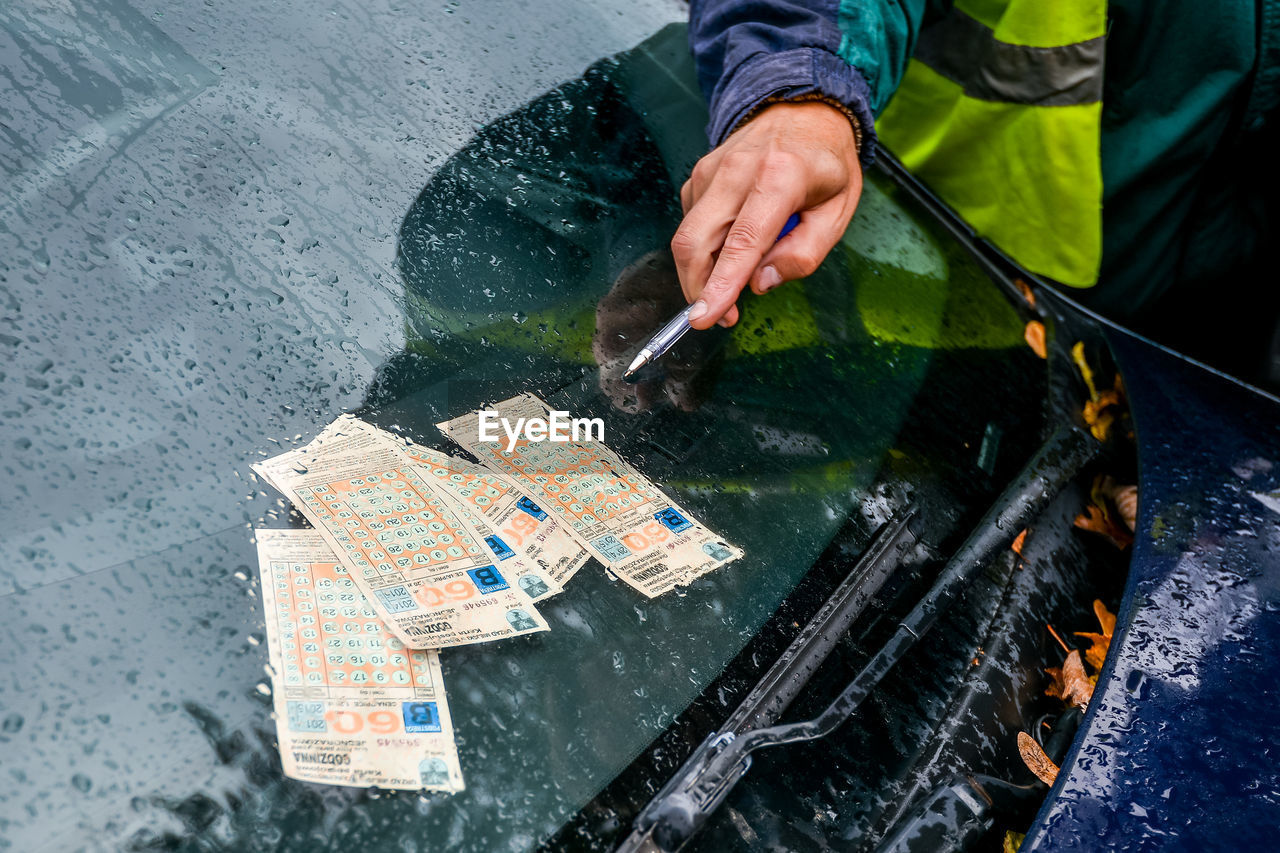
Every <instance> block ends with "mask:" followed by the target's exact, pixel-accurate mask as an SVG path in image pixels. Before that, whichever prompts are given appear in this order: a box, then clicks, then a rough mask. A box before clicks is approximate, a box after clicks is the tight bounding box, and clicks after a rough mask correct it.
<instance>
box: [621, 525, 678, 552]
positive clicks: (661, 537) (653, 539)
mask: <svg viewBox="0 0 1280 853" xmlns="http://www.w3.org/2000/svg"><path fill="white" fill-rule="evenodd" d="M670 538H671V531H669V530H667V528H666V527H665V526H663V525H661V524H659V523H658V522H656V521H651V522H649V523H648V524H646V525H645V526H644V527H643V528H641V530H640V531H638V532H632V533H628V534H627V535H626V536H623V537H622V542H623V544H625V545H626V546H627V547H628V548H630V549H631V550H632V551H643V550H644V549H646V548H648V547H649V546H650V545H657V544H658V543H660V542H666V541H667V540H668V539H670Z"/></svg>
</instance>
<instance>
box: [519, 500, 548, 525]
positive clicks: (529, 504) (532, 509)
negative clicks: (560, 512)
mask: <svg viewBox="0 0 1280 853" xmlns="http://www.w3.org/2000/svg"><path fill="white" fill-rule="evenodd" d="M516 508H517V509H522V510H524V511H525V512H527V513H529V515H532V516H533V517H534V518H535V519H537V520H538V521H542V520H544V519H545V518H546V517H547V514H546V513H545V512H543V511H542V507H540V506H538V505H537V504H536V503H534V502H533V501H531V500H529V499H528V498H525V497H522V498H520V500H518V501H516Z"/></svg>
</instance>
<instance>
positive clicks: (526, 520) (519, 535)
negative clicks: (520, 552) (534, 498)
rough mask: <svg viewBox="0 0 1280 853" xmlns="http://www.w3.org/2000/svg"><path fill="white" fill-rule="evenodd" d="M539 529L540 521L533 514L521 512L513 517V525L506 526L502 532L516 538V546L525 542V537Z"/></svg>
mask: <svg viewBox="0 0 1280 853" xmlns="http://www.w3.org/2000/svg"><path fill="white" fill-rule="evenodd" d="M537 529H538V522H537V520H536V519H534V517H533V516H531V515H526V514H525V513H523V512H522V513H519V514H518V515H514V516H512V517H511V526H510V527H507V528H504V529H503V531H502V533H503V535H505V536H507V537H508V538H510V539H514V540H515V543H516V547H519V546H521V545H523V544H524V537H526V536H529V535H530V534H532V533H533V532H534V531H535V530H537Z"/></svg>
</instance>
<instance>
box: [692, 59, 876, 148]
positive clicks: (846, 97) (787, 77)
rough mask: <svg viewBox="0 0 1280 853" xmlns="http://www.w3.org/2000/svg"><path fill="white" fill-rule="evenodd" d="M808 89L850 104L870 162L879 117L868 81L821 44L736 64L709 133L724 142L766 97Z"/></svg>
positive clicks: (716, 100)
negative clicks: (874, 111)
mask: <svg viewBox="0 0 1280 853" xmlns="http://www.w3.org/2000/svg"><path fill="white" fill-rule="evenodd" d="M805 95H822V96H824V97H827V98H831V99H832V100H835V101H838V102H840V103H842V104H844V105H845V106H846V107H848V108H849V110H850V111H851V112H852V113H853V114H854V116H855V117H857V119H858V124H859V125H861V128H860V130H861V131H862V147H861V149H860V150H859V159H860V160H861V161H862V164H863V165H864V166H869V165H870V164H871V161H872V160H873V159H874V154H875V117H874V116H873V115H872V114H871V107H870V102H871V90H870V89H869V88H868V86H867V81H866V80H865V79H864V78H863V76H862V74H861V73H859V71H858V69H856V68H854V67H853V66H852V65H849V64H848V63H847V62H845V61H844V60H843V59H841V58H840V57H838V56H836V55H835V54H834V53H830V52H829V51H825V50H822V49H820V48H815V47H803V48H797V49H795V50H787V51H782V52H781V53H760V54H756V55H755V56H753V57H751V58H750V59H748V60H747V61H746V62H743V63H742V64H741V65H739V66H738V67H737V68H735V69H734V70H733V72H732V73H731V74H729V75H727V76H726V77H725V78H724V79H722V80H721V81H720V84H719V85H718V86H716V89H715V91H714V92H713V93H712V95H711V124H709V125H708V126H707V136H708V138H710V140H711V144H712V146H716V145H719V144H720V143H721V142H724V140H725V137H727V136H728V135H729V134H730V133H732V132H733V131H734V129H735V128H737V126H738V123H739V122H741V121H742V120H743V118H745V117H746V116H747V115H748V114H750V113H751V111H752V110H754V109H755V108H756V107H758V106H759V105H760V104H762V103H764V102H765V101H767V100H771V99H772V100H784V101H785V100H788V99H791V98H799V97H803V96H805Z"/></svg>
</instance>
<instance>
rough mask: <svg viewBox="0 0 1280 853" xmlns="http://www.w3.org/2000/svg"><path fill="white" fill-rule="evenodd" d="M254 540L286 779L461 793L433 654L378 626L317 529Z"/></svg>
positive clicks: (260, 534) (270, 533) (262, 534)
mask: <svg viewBox="0 0 1280 853" xmlns="http://www.w3.org/2000/svg"><path fill="white" fill-rule="evenodd" d="M255 536H256V538H257V541H258V570H259V573H260V576H261V581H262V607H263V612H264V614H265V617H266V633H267V650H268V656H269V659H270V662H271V667H270V671H271V693H272V704H273V706H274V708H275V718H276V734H277V738H278V740H279V745H280V762H281V764H282V765H283V767H284V773H285V775H286V776H289V777H290V778H293V779H301V780H302V781H304V782H319V783H323V784H327V785H353V786H360V787H369V786H373V785H376V786H378V787H380V788H400V789H413V790H421V789H428V790H433V791H451V792H452V791H461V790H462V789H463V788H464V787H465V785H464V784H463V780H462V768H461V766H460V765H459V763H458V750H457V747H456V746H455V744H454V739H453V722H452V720H451V718H450V716H449V703H448V701H447V700H446V698H445V691H444V680H443V678H442V673H441V669H440V656H439V653H437V652H436V651H434V650H430V649H427V650H421V651H419V650H413V649H409V648H406V647H405V645H404V643H402V642H401V641H400V640H399V639H397V638H396V637H395V636H394V635H393V634H391V632H390V631H388V630H387V629H386V627H385V626H384V625H383V623H382V622H381V620H379V619H378V616H377V613H376V612H375V610H374V608H373V607H372V605H371V604H370V603H369V601H368V599H366V598H365V597H364V596H363V595H362V594H361V592H360V589H359V588H358V587H357V585H356V584H355V583H354V582H353V581H352V579H351V575H350V573H349V572H348V569H347V567H346V566H345V565H344V564H343V562H342V561H340V560H339V559H338V557H337V555H336V554H334V552H333V549H332V548H331V547H330V546H329V544H328V543H327V542H326V541H325V539H324V537H323V536H321V535H320V534H319V532H318V531H314V530H258V531H255Z"/></svg>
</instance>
